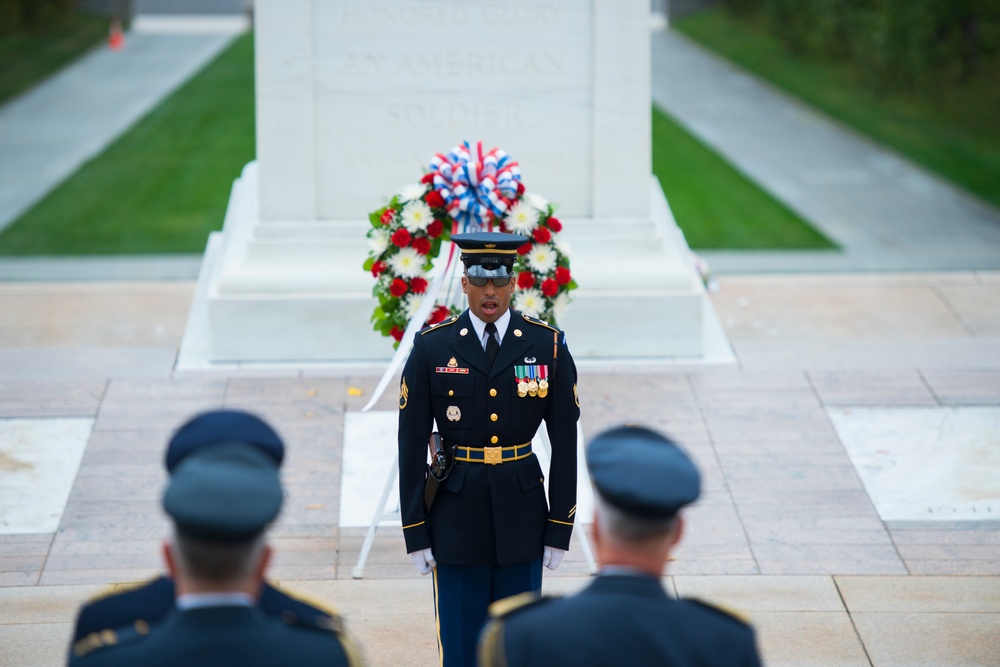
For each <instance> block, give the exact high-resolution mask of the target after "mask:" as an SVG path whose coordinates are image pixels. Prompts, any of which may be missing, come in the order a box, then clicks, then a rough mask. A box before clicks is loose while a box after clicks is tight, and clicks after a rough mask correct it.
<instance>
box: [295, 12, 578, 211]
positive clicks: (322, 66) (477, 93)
mask: <svg viewBox="0 0 1000 667" xmlns="http://www.w3.org/2000/svg"><path fill="white" fill-rule="evenodd" d="M313 11H314V18H315V20H314V23H313V26H314V27H313V30H314V33H313V44H314V47H313V51H314V65H315V67H314V72H315V74H314V76H315V82H316V85H315V91H314V95H315V102H316V109H317V115H316V136H317V140H318V145H317V176H318V182H319V183H321V184H323V185H322V186H321V187H320V189H319V194H318V196H319V202H318V203H319V214H320V216H321V217H323V218H356V217H363V216H364V215H365V214H366V213H367V212H368V211H370V210H371V209H373V208H375V207H376V206H378V205H379V204H380V203H381V202H382V200H383V198H384V197H385V196H386V195H387V194H390V193H392V192H393V191H394V190H395V189H396V188H397V187H399V186H400V185H403V184H405V183H409V182H413V181H415V180H416V179H417V178H418V177H419V175H420V174H421V173H422V170H423V168H424V167H426V164H427V162H428V160H429V158H430V157H431V156H432V155H433V153H434V152H436V151H447V150H448V149H450V148H451V147H452V146H453V145H455V144H456V143H458V142H460V141H463V140H469V141H473V142H474V141H476V140H482V141H483V142H484V146H485V148H490V147H493V146H499V147H501V148H504V149H505V150H507V151H508V152H509V153H510V154H511V155H513V156H514V157H515V159H517V160H518V161H519V162H521V166H522V172H523V174H524V178H525V181H526V183H527V185H528V187H529V188H531V189H532V190H535V191H537V192H539V193H540V194H542V195H544V196H545V197H547V198H549V199H551V200H552V201H557V202H560V204H561V212H562V214H563V215H567V216H572V215H587V214H588V213H589V205H590V204H589V192H590V187H591V182H590V179H591V171H592V170H591V165H590V163H589V157H590V154H591V142H592V137H591V132H592V130H591V117H592V85H591V73H592V65H591V56H590V44H591V38H592V32H593V31H592V26H591V15H590V9H589V7H588V3H582V2H579V0H547V1H543V2H533V1H528V0H522V1H521V2H517V1H514V2H508V3H502V4H499V3H497V4H494V3H490V4H487V3H480V2H469V1H467V0H461V1H458V0H456V1H453V2H449V1H441V2H413V1H412V0H379V1H367V0H355V1H353V2H329V1H324V2H315V3H314V5H313Z"/></svg>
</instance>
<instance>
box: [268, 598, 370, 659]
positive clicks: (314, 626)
mask: <svg viewBox="0 0 1000 667" xmlns="http://www.w3.org/2000/svg"><path fill="white" fill-rule="evenodd" d="M281 620H282V621H284V622H285V624H286V625H293V626H295V627H297V628H305V629H307V630H317V631H319V632H326V633H329V634H331V635H334V636H335V637H336V638H337V640H338V641H339V642H340V646H341V648H343V649H344V655H345V656H346V657H347V664H348V665H350V667H359V666H360V665H362V664H364V663H363V661H362V660H361V652H360V651H359V650H358V647H357V645H356V644H355V643H354V640H353V639H351V636H350V635H349V634H347V628H346V627H345V626H344V619H343V618H342V617H341V616H340V615H339V614H333V615H332V616H313V617H311V618H306V617H302V616H299V615H298V614H296V613H295V612H291V611H285V612H282V614H281Z"/></svg>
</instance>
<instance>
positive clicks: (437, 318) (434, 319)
mask: <svg viewBox="0 0 1000 667" xmlns="http://www.w3.org/2000/svg"><path fill="white" fill-rule="evenodd" d="M450 314H451V311H450V310H448V308H447V307H445V306H438V307H437V308H435V309H434V310H432V311H431V316H430V317H428V318H427V324H437V323H438V322H443V321H444V319H445V318H446V317H448V315H450Z"/></svg>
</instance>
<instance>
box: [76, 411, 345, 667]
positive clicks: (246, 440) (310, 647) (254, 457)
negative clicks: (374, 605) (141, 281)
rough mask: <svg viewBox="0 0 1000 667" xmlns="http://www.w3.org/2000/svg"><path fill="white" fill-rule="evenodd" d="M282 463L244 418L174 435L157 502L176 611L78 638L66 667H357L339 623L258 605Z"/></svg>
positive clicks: (269, 438)
mask: <svg viewBox="0 0 1000 667" xmlns="http://www.w3.org/2000/svg"><path fill="white" fill-rule="evenodd" d="M227 425H228V427H229V428H226V426H227ZM209 444H210V445H211V446H209ZM283 456H284V446H283V444H282V443H281V441H280V439H278V438H277V435H276V434H274V432H273V430H271V429H270V427H269V426H267V425H266V424H264V422H262V421H261V420H259V419H258V418H256V417H253V416H252V415H248V414H246V413H234V412H231V411H220V412H218V413H206V414H205V415H201V416H199V417H198V418H196V419H195V420H192V421H191V422H189V423H188V424H186V425H185V427H182V428H181V430H180V431H178V433H177V434H175V436H174V438H173V439H172V440H171V445H170V447H168V451H167V457H166V459H167V467H168V469H169V470H170V472H171V476H170V479H169V481H168V483H167V487H166V489H165V491H164V493H163V509H164V511H165V512H166V513H167V514H168V515H169V516H170V518H171V520H172V522H173V526H174V532H173V537H172V538H171V539H170V540H169V541H167V542H165V543H164V545H163V557H164V561H165V562H166V565H167V570H168V572H169V574H170V577H171V580H172V583H173V587H174V588H175V594H176V604H175V605H174V606H173V607H172V608H171V609H170V610H169V611H168V612H167V613H166V614H165V615H164V616H163V617H162V618H157V619H155V620H154V621H153V622H147V621H145V620H142V619H140V620H136V621H134V622H132V623H131V624H129V625H125V626H123V627H119V628H117V629H114V630H103V631H100V632H96V633H92V634H90V635H88V636H86V637H84V638H83V639H82V640H80V641H79V642H77V643H76V645H75V646H74V648H73V653H72V655H71V657H70V664H71V665H75V664H79V665H87V666H91V665H148V666H151V667H153V666H157V665H164V666H166V665H177V664H183V665H190V666H194V667H197V666H200V665H205V666H208V665H240V666H241V667H244V666H247V665H273V664H296V665H313V664H316V665H319V664H322V665H355V664H360V663H359V662H358V660H357V657H356V652H355V650H354V648H353V645H352V644H351V642H350V641H349V640H348V638H347V637H346V635H345V633H344V631H343V627H342V621H341V620H340V618H339V617H336V616H330V615H321V616H316V615H299V614H296V613H294V612H293V611H290V610H288V611H286V612H285V613H282V614H281V616H278V617H276V616H273V615H268V614H266V613H264V611H263V610H262V609H261V608H260V605H259V604H258V601H259V599H260V596H261V590H262V587H263V586H264V573H265V571H266V569H267V566H268V563H269V562H270V559H271V555H272V551H271V547H270V546H269V545H268V544H267V540H266V532H267V528H268V527H269V526H270V525H271V523H272V522H273V521H274V520H275V518H276V517H277V516H278V513H279V512H280V511H281V505H282V501H283V496H284V493H283V490H282V486H281V480H280V478H279V473H278V466H279V465H280V464H281V461H282V459H283Z"/></svg>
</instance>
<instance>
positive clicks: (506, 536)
mask: <svg viewBox="0 0 1000 667" xmlns="http://www.w3.org/2000/svg"><path fill="white" fill-rule="evenodd" d="M452 240H453V241H454V242H455V244H456V245H458V247H459V248H460V249H461V251H462V252H461V260H462V262H463V264H464V268H465V271H464V273H463V275H462V289H463V291H464V292H465V294H466V297H467V299H468V304H469V308H468V310H466V311H465V312H464V313H462V314H461V315H459V316H457V317H452V318H451V319H448V320H445V321H444V322H441V323H439V324H436V325H433V326H431V327H428V328H426V329H424V330H423V331H421V332H420V333H418V334H417V335H416V337H415V339H414V345H413V350H412V351H411V352H410V356H409V359H408V360H407V362H406V366H405V368H404V369H403V376H402V381H401V384H400V394H399V492H400V508H401V513H402V520H403V535H404V537H405V540H406V550H407V552H408V553H409V554H410V555H411V557H412V558H413V560H414V563H415V564H416V566H417V569H418V570H419V571H420V572H421V573H422V574H427V573H429V572H432V571H433V573H434V602H435V613H436V616H437V627H438V650H439V653H440V654H441V659H442V663H443V666H444V667H462V666H469V665H472V664H474V662H475V647H476V640H477V637H478V634H479V631H480V630H481V628H482V624H483V622H484V621H485V619H486V612H487V609H488V607H489V605H490V603H491V602H493V601H495V600H499V599H501V598H505V597H507V596H510V595H514V594H517V593H522V592H525V591H539V590H540V589H541V583H542V565H543V564H544V565H545V566H547V567H548V568H550V569H555V568H556V567H557V566H558V565H559V562H560V561H561V560H562V557H563V554H565V552H566V549H568V548H569V540H570V534H571V532H572V530H573V520H574V517H575V514H576V474H577V473H576V450H577V440H576V422H577V420H578V419H579V416H580V403H579V399H578V396H577V388H576V366H575V365H574V363H573V358H572V357H571V356H570V354H569V349H568V348H567V347H566V338H565V335H564V334H563V332H561V331H559V330H558V329H556V328H554V327H551V326H549V325H548V324H546V323H545V322H542V321H541V320H537V319H534V318H531V317H526V316H524V315H522V314H520V313H518V312H516V311H514V310H511V309H510V301H511V297H512V296H513V294H514V287H515V284H514V280H513V278H514V275H513V264H514V259H515V256H516V251H517V248H518V247H520V246H521V245H523V244H525V243H526V242H527V241H528V239H527V238H525V237H523V236H517V235H513V234H501V233H492V232H484V233H475V234H456V235H454V236H452ZM543 419H544V420H545V425H546V429H547V432H548V436H549V440H550V442H551V445H552V456H551V464H550V467H549V471H548V482H549V492H548V502H546V495H545V486H544V482H545V472H543V471H542V469H541V466H540V465H539V463H538V460H537V459H536V458H535V455H534V454H533V453H532V449H531V446H532V445H531V441H532V438H533V437H534V435H535V433H536V432H537V430H538V428H539V426H540V425H541V422H542V420H543ZM435 422H436V429H437V431H436V432H439V433H440V435H441V437H442V446H443V449H444V451H445V452H446V453H447V455H448V456H449V457H452V460H453V463H452V464H450V467H449V469H448V470H447V471H446V472H445V474H446V477H445V478H444V479H443V480H441V481H440V483H439V487H438V489H437V494H436V495H435V496H433V498H430V496H429V494H427V495H426V500H430V501H431V503H432V504H431V506H430V507H429V508H428V506H427V505H426V503H425V491H426V490H427V489H426V482H425V477H426V475H427V474H428V466H427V457H428V436H429V435H430V434H431V433H432V431H433V430H434V429H435Z"/></svg>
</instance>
